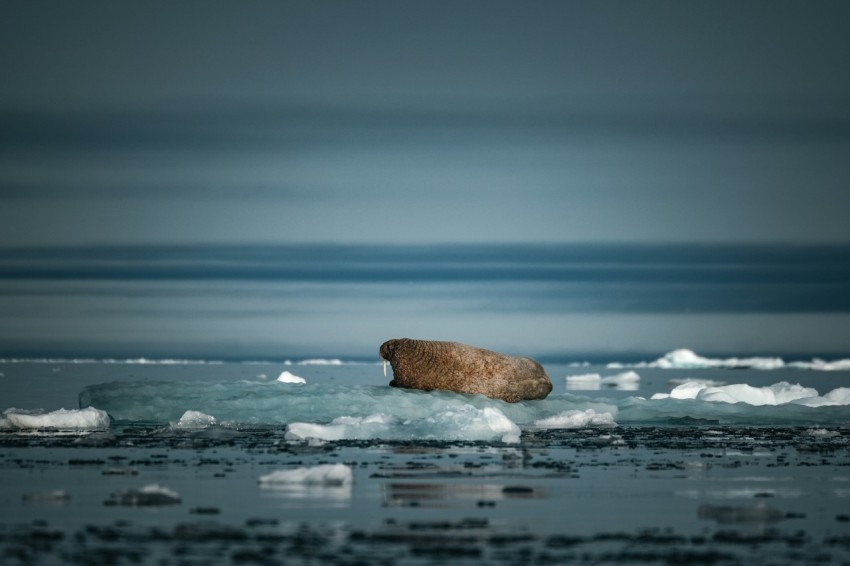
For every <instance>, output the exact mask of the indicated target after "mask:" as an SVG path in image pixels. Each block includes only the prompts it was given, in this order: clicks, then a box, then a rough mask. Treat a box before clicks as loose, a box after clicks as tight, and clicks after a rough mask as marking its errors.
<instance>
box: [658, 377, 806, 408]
mask: <svg viewBox="0 0 850 566" xmlns="http://www.w3.org/2000/svg"><path fill="white" fill-rule="evenodd" d="M817 396H818V392H817V390H816V389H812V388H811V387H803V386H802V385H800V384H794V385H792V384H790V383H788V382H787V381H782V382H779V383H774V384H773V385H771V386H769V387H753V386H752V385H748V384H746V383H736V384H732V385H721V386H713V385H710V384H709V383H706V382H704V381H688V382H686V383H683V384H682V385H679V386H677V387H675V388H674V389H673V390H672V391H671V392H670V393H669V394H665V393H656V394H655V395H653V396H652V399H656V400H657V399H667V398H673V399H698V400H700V401H708V402H713V403H716V402H722V403H746V404H748V405H755V406H759V405H784V404H787V403H791V402H796V401H800V400H806V399H810V398H816V397H817Z"/></svg>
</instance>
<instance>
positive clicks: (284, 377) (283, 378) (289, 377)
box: [277, 371, 307, 383]
mask: <svg viewBox="0 0 850 566" xmlns="http://www.w3.org/2000/svg"><path fill="white" fill-rule="evenodd" d="M277 380H278V381H279V382H281V383H307V380H306V379H304V378H303V377H299V376H297V375H293V374H291V373H289V372H288V371H284V372H281V374H280V375H279V376H277Z"/></svg>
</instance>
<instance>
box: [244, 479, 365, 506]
mask: <svg viewBox="0 0 850 566" xmlns="http://www.w3.org/2000/svg"><path fill="white" fill-rule="evenodd" d="M351 488H352V486H351V484H345V485H303V484H260V494H261V496H262V497H266V498H272V499H279V500H280V501H281V502H282V503H283V504H284V506H285V507H336V508H341V507H349V506H350V504H351V491H352V490H351Z"/></svg>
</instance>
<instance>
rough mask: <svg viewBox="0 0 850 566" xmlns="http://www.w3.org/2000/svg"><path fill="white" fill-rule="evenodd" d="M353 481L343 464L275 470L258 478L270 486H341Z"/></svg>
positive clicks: (347, 468)
mask: <svg viewBox="0 0 850 566" xmlns="http://www.w3.org/2000/svg"><path fill="white" fill-rule="evenodd" d="M353 481H354V475H353V473H352V472H351V468H350V467H348V466H346V465H345V464H322V465H319V466H312V467H304V468H295V469H294V470H277V471H275V472H272V473H270V474H267V475H265V476H260V479H259V483H260V484H262V485H270V484H301V485H324V486H343V485H350V484H351V483H352V482H353Z"/></svg>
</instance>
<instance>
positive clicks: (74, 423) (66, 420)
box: [0, 407, 109, 430]
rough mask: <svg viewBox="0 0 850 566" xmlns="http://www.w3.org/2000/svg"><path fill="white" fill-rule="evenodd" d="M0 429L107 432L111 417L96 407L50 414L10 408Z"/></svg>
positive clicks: (62, 410)
mask: <svg viewBox="0 0 850 566" xmlns="http://www.w3.org/2000/svg"><path fill="white" fill-rule="evenodd" d="M0 428H6V429H10V428H11V429H44V428H52V429H61V430H106V429H108V428H109V415H108V414H106V411H101V410H100V409H95V408H94V407H87V408H85V409H76V410H67V409H59V410H57V411H51V412H49V413H44V412H36V411H26V410H23V409H15V408H10V409H6V410H5V411H3V416H2V418H0Z"/></svg>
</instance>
